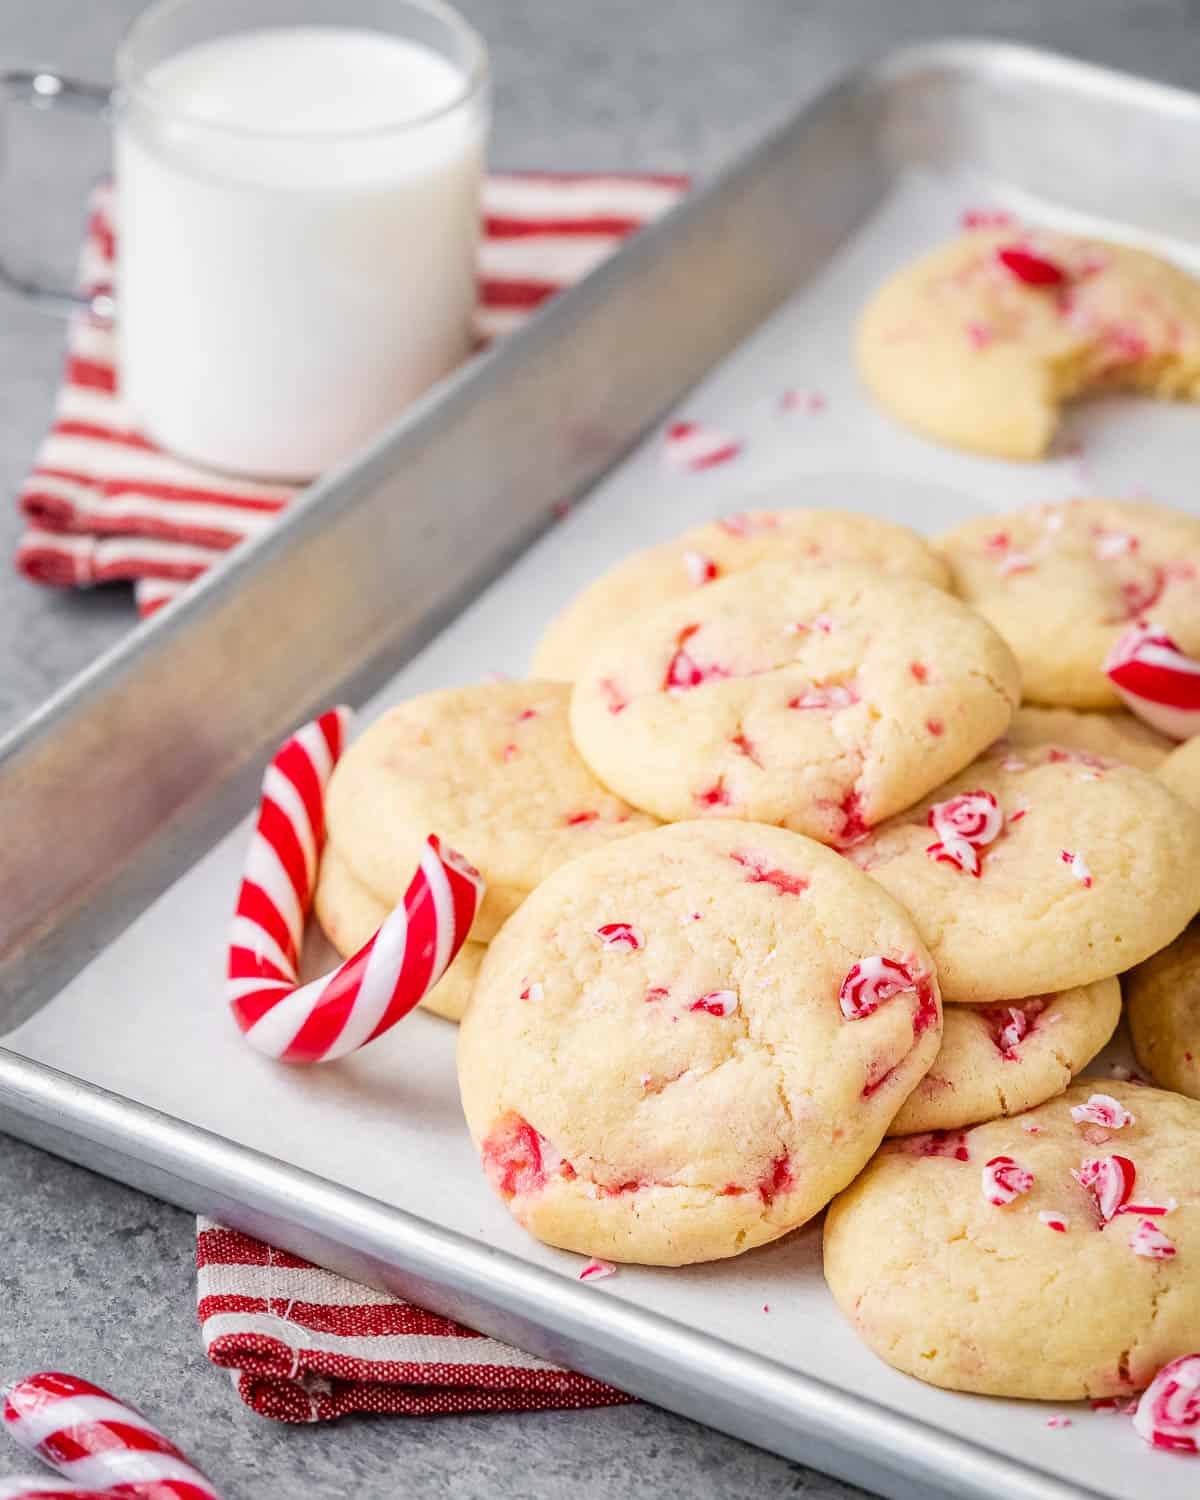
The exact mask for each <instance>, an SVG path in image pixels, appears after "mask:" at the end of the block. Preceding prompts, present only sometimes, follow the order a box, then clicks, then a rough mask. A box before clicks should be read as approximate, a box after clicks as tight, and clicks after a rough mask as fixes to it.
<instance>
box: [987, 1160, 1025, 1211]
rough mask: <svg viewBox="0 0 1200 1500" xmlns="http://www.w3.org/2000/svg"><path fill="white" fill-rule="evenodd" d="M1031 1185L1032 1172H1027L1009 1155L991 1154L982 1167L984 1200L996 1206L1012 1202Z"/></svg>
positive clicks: (1001, 1206) (1000, 1206)
mask: <svg viewBox="0 0 1200 1500" xmlns="http://www.w3.org/2000/svg"><path fill="white" fill-rule="evenodd" d="M1032 1187H1033V1173H1032V1172H1027V1171H1026V1170H1025V1168H1024V1167H1022V1166H1020V1165H1018V1163H1017V1162H1016V1161H1014V1159H1013V1158H1012V1157H1011V1156H993V1157H992V1159H991V1161H989V1162H987V1163H985V1165H984V1168H983V1179H982V1190H983V1196H984V1200H985V1202H987V1203H991V1204H992V1205H993V1206H994V1207H996V1208H1003V1207H1004V1206H1005V1205H1006V1204H1009V1203H1013V1202H1015V1201H1016V1199H1018V1198H1020V1197H1021V1196H1022V1195H1023V1194H1025V1193H1028V1192H1029V1191H1030V1190H1031V1189H1032Z"/></svg>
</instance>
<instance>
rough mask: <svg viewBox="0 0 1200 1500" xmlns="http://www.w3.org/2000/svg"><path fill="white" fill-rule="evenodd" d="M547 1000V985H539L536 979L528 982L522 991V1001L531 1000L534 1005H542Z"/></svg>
mask: <svg viewBox="0 0 1200 1500" xmlns="http://www.w3.org/2000/svg"><path fill="white" fill-rule="evenodd" d="M545 998H546V987H545V985H543V984H541V983H539V982H538V981H537V980H536V979H535V980H533V981H531V982H527V983H526V985H525V988H524V989H523V990H522V991H521V999H522V1000H531V1001H532V1002H533V1004H534V1005H540V1004H541V1002H542V1001H543V1000H544V999H545Z"/></svg>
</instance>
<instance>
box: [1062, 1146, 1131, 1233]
mask: <svg viewBox="0 0 1200 1500" xmlns="http://www.w3.org/2000/svg"><path fill="white" fill-rule="evenodd" d="M1071 1176H1072V1177H1074V1179H1075V1181H1076V1182H1077V1183H1078V1184H1079V1185H1080V1187H1082V1188H1085V1189H1086V1190H1087V1191H1088V1192H1089V1193H1090V1194H1091V1196H1092V1200H1093V1202H1094V1203H1095V1206H1096V1208H1097V1210H1098V1212H1099V1214H1100V1218H1101V1219H1102V1221H1103V1222H1104V1223H1105V1224H1107V1223H1108V1222H1109V1221H1110V1220H1111V1219H1112V1218H1113V1217H1114V1215H1115V1214H1117V1213H1118V1212H1119V1210H1120V1208H1121V1205H1122V1204H1124V1203H1127V1202H1128V1201H1129V1195H1130V1194H1131V1193H1132V1192H1133V1184H1134V1181H1135V1179H1136V1177H1137V1168H1136V1167H1135V1166H1134V1165H1133V1163H1132V1162H1131V1161H1130V1160H1129V1158H1128V1157H1127V1156H1094V1157H1091V1158H1089V1159H1088V1160H1087V1161H1085V1162H1083V1163H1082V1164H1081V1165H1080V1167H1079V1170H1078V1171H1077V1172H1075V1171H1073V1172H1072V1173H1071Z"/></svg>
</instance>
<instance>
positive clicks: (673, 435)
mask: <svg viewBox="0 0 1200 1500" xmlns="http://www.w3.org/2000/svg"><path fill="white" fill-rule="evenodd" d="M665 443H666V447H665V452H666V456H667V458H668V459H669V460H670V462H671V463H673V464H675V465H676V467H678V468H681V469H689V470H698V469H711V468H713V467H714V466H715V465H717V464H723V463H728V462H729V460H730V459H732V458H736V457H737V456H738V454H739V453H740V452H741V451H742V445H741V443H740V442H739V441H738V439H737V438H735V437H730V436H729V434H728V433H724V432H719V431H718V430H717V429H716V428H713V427H706V426H704V425H703V424H702V423H700V422H672V423H671V425H670V426H669V427H668V428H667V431H666V438H665Z"/></svg>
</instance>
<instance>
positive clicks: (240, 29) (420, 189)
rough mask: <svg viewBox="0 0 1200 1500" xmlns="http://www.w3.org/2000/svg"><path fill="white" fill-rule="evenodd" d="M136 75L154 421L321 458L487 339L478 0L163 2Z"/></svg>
mask: <svg viewBox="0 0 1200 1500" xmlns="http://www.w3.org/2000/svg"><path fill="white" fill-rule="evenodd" d="M28 78H32V75H28V76H27V81H28ZM36 79H40V80H42V84H41V88H40V93H41V97H42V102H45V101H46V99H47V97H50V98H51V99H52V100H53V99H61V100H62V101H63V102H67V103H76V104H78V103H81V102H83V103H87V102H94V96H95V93H96V91H94V90H93V91H91V95H90V96H89V94H88V93H87V91H86V88H85V86H79V85H73V84H70V83H69V82H67V81H65V80H57V79H55V77H54V75H48V74H41V75H36ZM47 79H49V80H50V83H49V85H47V84H46V82H45V80H47ZM116 80H117V84H116V89H115V90H114V92H113V95H112V97H111V116H112V122H113V130H114V156H115V164H116V212H115V219H116V230H117V267H118V270H117V285H116V291H115V297H116V309H115V316H116V326H117V335H118V347H119V351H120V355H119V374H120V382H121V390H122V394H123V396H124V397H125V399H126V401H127V402H128V404H129V407H130V409H131V412H132V414H133V416H134V418H135V420H136V421H137V423H138V424H139V426H140V427H141V428H142V430H144V431H145V432H146V433H147V435H148V436H150V437H151V438H153V439H154V440H155V441H156V442H158V443H161V444H162V445H163V446H164V447H165V448H168V449H169V450H171V451H172V452H175V453H177V454H179V455H181V456H183V457H186V458H188V459H191V460H194V461H197V462H200V463H203V464H208V465H212V466H214V467H217V468H222V469H228V470H233V471H237V472H240V473H246V474H256V475H261V476H264V477H273V478H288V479H301V478H307V477H309V476H311V475H313V474H316V473H318V472H320V471H322V470H323V469H326V468H328V467H329V466H330V465H331V464H333V463H335V462H337V461H338V460H339V459H341V458H344V457H345V456H346V455H347V454H348V453H350V452H351V451H352V450H353V449H354V448H355V447H356V446H357V445H358V444H360V443H361V442H362V441H363V440H364V439H365V438H367V437H368V436H370V435H371V434H372V433H374V432H376V431H377V430H379V428H381V427H382V426H384V425H385V424H386V423H387V422H388V421H389V420H390V419H391V418H393V417H394V416H396V415H397V413H399V412H400V411H401V410H402V409H403V408H404V406H405V405H406V404H407V403H408V402H409V401H411V400H412V399H413V398H414V397H415V396H416V395H418V394H419V393H420V392H421V391H423V390H425V389H426V388H427V387H428V386H429V385H431V384H432V383H433V382H434V381H436V380H437V379H439V378H440V377H441V376H442V375H444V374H446V373H447V372H448V371H449V370H451V369H452V368H453V367H454V366H455V365H456V364H457V363H458V362H459V361H460V360H462V359H463V358H464V357H465V356H466V355H467V354H468V353H469V351H470V348H471V344H472V319H473V314H474V308H475V298H476V286H475V283H476V252H477V242H478V234H479V192H480V182H481V178H482V172H483V161H484V152H485V145H486V136H487V129H488V123H489V98H488V94H489V81H488V65H487V55H486V51H485V48H484V45H483V43H482V41H481V39H480V38H479V36H478V35H477V34H476V33H475V32H474V31H473V30H472V28H471V27H470V26H468V25H467V23H466V22H465V21H464V20H463V19H462V18H461V17H460V16H459V15H458V14H457V13H456V12H455V11H453V10H452V9H450V8H449V7H448V6H446V5H443V4H441V3H439V0H160V3H158V4H156V5H153V6H151V7H150V9H149V10H147V11H146V12H145V13H144V14H143V15H142V16H141V17H140V18H139V19H138V20H136V21H135V22H134V23H133V25H132V26H131V28H130V30H129V31H128V33H127V34H126V36H125V39H124V41H123V42H122V43H121V45H120V48H119V50H118V53H117V60H116ZM8 82H9V83H10V85H11V82H12V80H11V79H9V80H8ZM54 85H57V87H54ZM33 92H35V93H37V92H39V89H38V85H37V82H36V80H34V82H33ZM27 290H28V289H27ZM33 290H35V291H36V290H37V289H33ZM60 300H61V299H60Z"/></svg>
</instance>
